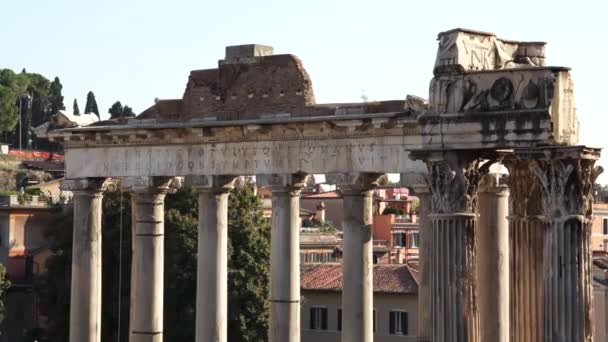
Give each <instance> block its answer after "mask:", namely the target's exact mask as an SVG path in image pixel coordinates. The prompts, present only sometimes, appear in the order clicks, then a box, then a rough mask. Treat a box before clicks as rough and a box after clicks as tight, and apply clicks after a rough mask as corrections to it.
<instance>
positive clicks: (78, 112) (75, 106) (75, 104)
mask: <svg viewBox="0 0 608 342" xmlns="http://www.w3.org/2000/svg"><path fill="white" fill-rule="evenodd" d="M74 115H80V108H78V101H77V100H76V99H74Z"/></svg>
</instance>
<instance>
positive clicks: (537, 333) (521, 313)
mask: <svg viewBox="0 0 608 342" xmlns="http://www.w3.org/2000/svg"><path fill="white" fill-rule="evenodd" d="M506 166H507V167H508V168H509V178H508V179H509V189H510V197H509V198H510V204H511V205H510V210H511V213H510V215H509V253H510V256H509V257H510V266H509V269H510V280H509V283H510V285H509V286H510V293H509V296H510V302H511V309H510V311H511V313H510V325H511V338H510V341H511V342H539V341H542V336H543V335H542V331H543V329H542V326H541V322H542V315H543V310H542V282H543V253H544V252H543V251H544V242H543V240H544V233H545V232H544V231H545V229H544V224H543V222H542V221H541V217H542V206H541V203H542V194H541V192H540V186H539V185H540V184H539V182H538V181H537V179H536V177H535V176H534V173H533V172H532V171H531V169H530V166H531V164H530V161H527V160H515V159H513V158H509V159H507V161H506Z"/></svg>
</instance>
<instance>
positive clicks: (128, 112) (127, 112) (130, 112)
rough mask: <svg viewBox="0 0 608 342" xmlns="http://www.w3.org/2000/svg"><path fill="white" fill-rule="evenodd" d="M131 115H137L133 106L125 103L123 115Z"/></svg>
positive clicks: (124, 116) (125, 116)
mask: <svg viewBox="0 0 608 342" xmlns="http://www.w3.org/2000/svg"><path fill="white" fill-rule="evenodd" d="M131 116H135V113H133V108H131V107H129V106H127V105H125V106H124V107H123V108H122V117H123V118H127V117H131Z"/></svg>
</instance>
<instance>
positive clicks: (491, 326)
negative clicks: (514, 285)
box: [477, 174, 510, 342]
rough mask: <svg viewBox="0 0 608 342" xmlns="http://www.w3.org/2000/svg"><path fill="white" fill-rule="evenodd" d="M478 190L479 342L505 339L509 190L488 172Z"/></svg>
mask: <svg viewBox="0 0 608 342" xmlns="http://www.w3.org/2000/svg"><path fill="white" fill-rule="evenodd" d="M484 180H485V181H484V182H483V184H484V186H480V190H479V192H478V197H479V204H478V206H477V209H478V211H479V223H478V229H477V281H478V294H479V300H478V303H479V326H480V338H481V341H496V342H509V336H510V333H509V329H510V325H509V315H510V308H509V304H510V302H509V223H508V220H507V216H508V213H509V190H508V187H507V186H506V185H504V184H500V183H499V178H497V175H493V174H489V175H487V176H486V178H485V179H484Z"/></svg>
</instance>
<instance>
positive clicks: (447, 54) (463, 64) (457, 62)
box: [434, 28, 546, 75]
mask: <svg viewBox="0 0 608 342" xmlns="http://www.w3.org/2000/svg"><path fill="white" fill-rule="evenodd" d="M437 40H438V41H439V49H438V50H437V59H436V60H435V68H434V72H435V74H436V75H438V74H449V73H463V72H466V71H473V70H494V69H509V68H519V67H526V66H544V65H545V45H546V43H545V42H517V41H512V40H506V39H501V38H498V37H496V35H495V34H494V33H488V32H481V31H474V30H467V29H461V28H458V29H453V30H449V31H445V32H441V33H439V35H438V37H437Z"/></svg>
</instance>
